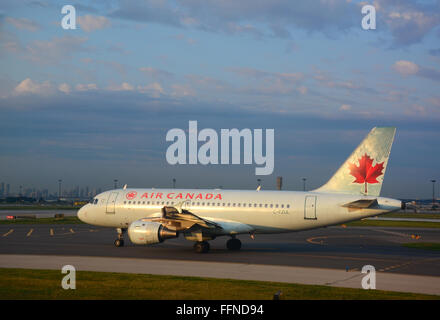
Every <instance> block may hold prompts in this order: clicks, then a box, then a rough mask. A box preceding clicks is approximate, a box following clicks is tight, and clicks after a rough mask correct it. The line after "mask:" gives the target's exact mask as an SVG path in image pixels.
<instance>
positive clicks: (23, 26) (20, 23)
mask: <svg viewBox="0 0 440 320" xmlns="http://www.w3.org/2000/svg"><path fill="white" fill-rule="evenodd" d="M5 20H6V22H7V23H9V24H11V25H13V26H14V27H16V28H17V29H20V30H26V31H31V32H35V31H37V30H39V29H40V26H39V24H37V23H35V22H34V21H32V20H29V19H26V18H12V17H7V18H6V19H5Z"/></svg>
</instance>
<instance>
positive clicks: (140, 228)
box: [128, 220, 178, 244]
mask: <svg viewBox="0 0 440 320" xmlns="http://www.w3.org/2000/svg"><path fill="white" fill-rule="evenodd" d="M128 236H129V237H130V241H131V242H133V243H135V244H155V243H160V242H163V241H164V240H166V239H171V238H176V237H177V236H178V233H177V231H174V230H170V229H167V228H166V227H164V226H163V225H162V224H160V223H159V222H151V221H142V220H137V221H134V222H132V223H131V224H130V226H129V227H128Z"/></svg>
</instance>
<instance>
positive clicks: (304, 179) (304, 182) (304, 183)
mask: <svg viewBox="0 0 440 320" xmlns="http://www.w3.org/2000/svg"><path fill="white" fill-rule="evenodd" d="M306 180H307V178H302V181H303V191H306Z"/></svg>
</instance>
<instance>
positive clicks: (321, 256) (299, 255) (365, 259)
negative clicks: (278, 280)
mask: <svg viewBox="0 0 440 320" xmlns="http://www.w3.org/2000/svg"><path fill="white" fill-rule="evenodd" d="M285 255H290V256H297V257H306V258H326V259H336V260H341V259H346V260H353V261H382V262H395V261H396V260H391V259H380V258H357V257H350V256H327V255H316V254H298V253H285Z"/></svg>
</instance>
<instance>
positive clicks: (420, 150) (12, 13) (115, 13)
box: [0, 0, 440, 198]
mask: <svg viewBox="0 0 440 320" xmlns="http://www.w3.org/2000/svg"><path fill="white" fill-rule="evenodd" d="M66 4H69V5H73V6H74V7H75V9H76V27H77V28H76V29H75V30H65V29H63V28H62V26H61V20H62V18H63V16H64V15H63V14H62V13H61V8H62V7H63V6H64V5H66ZM366 4H370V5H373V6H374V7H375V9H376V29H375V30H364V29H362V27H361V21H362V18H363V14H362V13H361V9H362V6H363V5H366ZM439 85H440V1H434V0H432V1H413V0H379V1H370V2H368V1H367V2H360V1H354V0H351V1H350V0H310V1H289V0H241V1H230V0H225V1H217V0H187V1H183V0H182V1H180V0H178V1H165V0H143V1H128V0H125V1H124V0H121V1H105V2H104V1H102V2H101V1H90V2H88V1H70V2H64V1H20V0H19V1H10V0H3V1H1V2H0V182H2V181H4V182H8V183H10V184H11V188H12V190H18V186H19V185H23V186H25V187H36V188H48V189H49V190H51V191H56V190H57V188H58V182H57V181H58V179H62V180H63V186H65V187H66V188H69V187H74V186H76V185H80V186H85V185H89V186H94V187H101V188H110V187H111V186H113V179H118V180H119V183H120V184H125V183H127V184H128V185H129V186H133V187H135V186H136V187H170V186H172V179H173V178H175V179H176V180H177V183H176V185H177V186H178V187H188V188H193V187H194V188H211V187H219V186H222V187H223V188H233V189H238V188H243V189H253V188H255V187H256V185H257V179H261V180H262V185H263V188H266V189H274V188H275V187H276V177H277V176H283V178H284V189H288V190H301V189H302V178H303V177H306V178H307V182H306V188H307V189H313V188H317V187H319V186H320V185H322V184H323V183H325V182H326V181H327V180H328V179H329V178H330V177H331V176H332V175H333V173H334V172H335V171H336V170H337V169H338V167H339V166H340V165H341V164H342V163H343V162H344V161H345V159H346V158H347V157H348V156H349V154H350V153H351V152H352V151H353V150H354V148H355V147H356V146H357V145H358V144H359V143H360V141H361V140H362V138H363V137H364V136H365V135H366V134H367V133H368V132H369V131H370V130H371V128H373V127H374V126H383V125H391V126H396V127H397V134H396V138H395V142H394V145H393V148H392V151H391V157H390V161H389V163H388V169H387V172H386V177H385V180H384V186H383V189H382V195H384V196H391V197H399V198H430V197H431V194H432V193H431V192H432V191H431V190H432V184H431V183H430V180H431V179H437V181H439V180H440V175H439V173H440V162H439V157H440V149H439V143H438V138H439V134H440V125H439V124H440V92H439V90H438V89H439ZM190 120H196V121H197V122H198V127H199V129H203V128H213V129H215V130H216V131H217V132H220V130H221V129H232V128H238V129H243V128H250V129H258V128H262V129H268V128H270V129H274V131H275V141H274V143H275V155H274V158H275V166H274V172H273V173H272V174H271V175H266V176H256V175H255V164H252V165H200V164H199V165H170V164H168V163H167V161H166V158H165V154H166V150H167V148H168V146H169V145H170V142H167V141H166V139H165V137H166V134H167V132H168V130H170V129H172V128H181V129H183V130H186V131H187V130H188V122H189V121H190ZM437 186H438V184H437ZM437 189H438V188H437Z"/></svg>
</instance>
